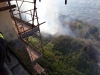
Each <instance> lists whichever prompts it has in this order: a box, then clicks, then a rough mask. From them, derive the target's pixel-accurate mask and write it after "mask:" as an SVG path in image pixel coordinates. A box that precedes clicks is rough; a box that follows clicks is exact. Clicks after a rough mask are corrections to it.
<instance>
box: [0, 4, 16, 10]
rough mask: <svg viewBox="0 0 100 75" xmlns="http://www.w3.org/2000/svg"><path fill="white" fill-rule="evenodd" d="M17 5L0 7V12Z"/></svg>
mask: <svg viewBox="0 0 100 75" xmlns="http://www.w3.org/2000/svg"><path fill="white" fill-rule="evenodd" d="M15 7H16V5H11V6H6V7H2V8H0V12H1V11H5V10H9V9H12V8H15Z"/></svg>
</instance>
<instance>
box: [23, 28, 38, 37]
mask: <svg viewBox="0 0 100 75" xmlns="http://www.w3.org/2000/svg"><path fill="white" fill-rule="evenodd" d="M37 31H39V29H38V27H36V28H33V29H32V30H30V31H28V32H26V33H24V34H22V38H26V37H28V36H30V35H32V34H34V33H35V32H37Z"/></svg>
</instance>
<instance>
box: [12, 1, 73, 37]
mask: <svg viewBox="0 0 100 75" xmlns="http://www.w3.org/2000/svg"><path fill="white" fill-rule="evenodd" d="M30 1H32V0H30ZM64 1H65V0H57V1H56V0H41V2H39V0H37V13H38V16H39V22H40V23H42V22H44V21H46V23H45V24H43V25H41V26H40V29H41V32H44V33H47V34H52V35H55V34H56V35H71V36H72V35H73V33H72V31H71V29H70V27H69V25H68V24H66V25H64V26H63V24H62V22H61V21H60V18H62V17H59V16H60V15H61V14H62V13H63V12H64V11H66V10H65V8H66V7H67V5H65V2H64ZM12 4H16V2H15V1H13V2H12ZM18 4H19V6H20V5H21V2H20V1H18ZM32 7H33V5H32V4H30V3H27V2H26V3H23V5H22V6H21V11H26V10H29V9H32ZM63 10H64V11H63ZM16 17H18V16H16ZM22 18H23V19H24V20H26V21H29V20H31V16H30V15H26V14H22Z"/></svg>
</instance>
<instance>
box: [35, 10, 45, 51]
mask: <svg viewBox="0 0 100 75" xmlns="http://www.w3.org/2000/svg"><path fill="white" fill-rule="evenodd" d="M37 16H38V15H37V10H36V17H37ZM37 24H38V28H39V36H40V43H41V49H42V53H44V51H43V46H42V39H41V34H40V27H39V21H38V18H37Z"/></svg>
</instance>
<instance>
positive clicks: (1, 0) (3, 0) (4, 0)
mask: <svg viewBox="0 0 100 75" xmlns="http://www.w3.org/2000/svg"><path fill="white" fill-rule="evenodd" d="M6 1H11V0H0V2H6Z"/></svg>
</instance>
